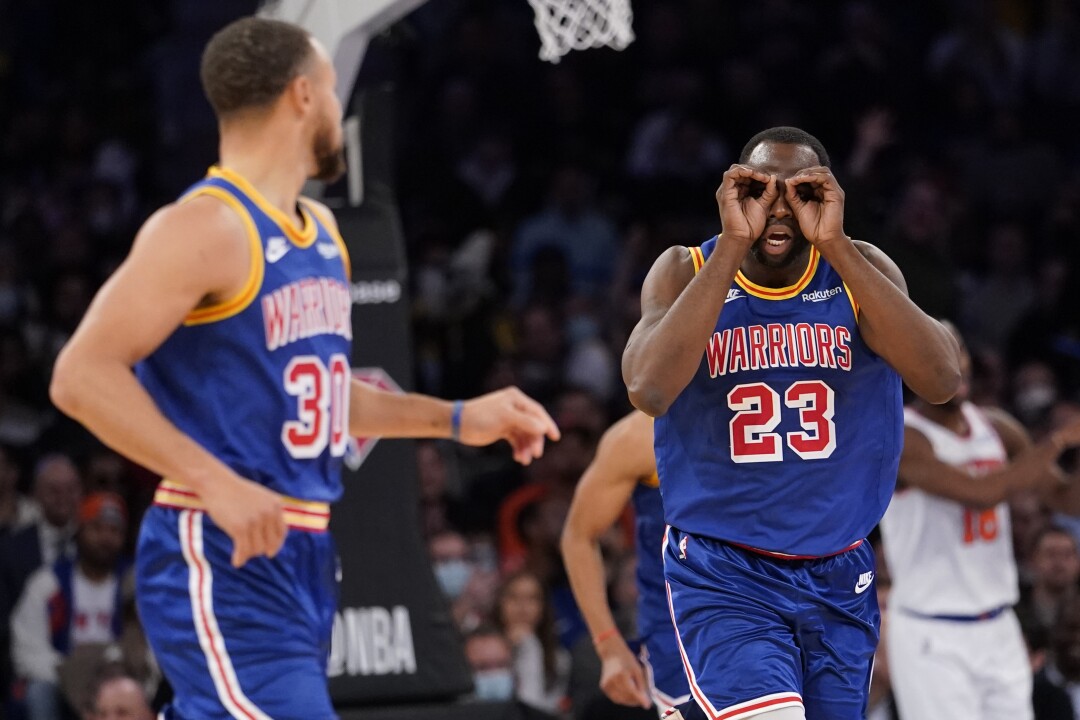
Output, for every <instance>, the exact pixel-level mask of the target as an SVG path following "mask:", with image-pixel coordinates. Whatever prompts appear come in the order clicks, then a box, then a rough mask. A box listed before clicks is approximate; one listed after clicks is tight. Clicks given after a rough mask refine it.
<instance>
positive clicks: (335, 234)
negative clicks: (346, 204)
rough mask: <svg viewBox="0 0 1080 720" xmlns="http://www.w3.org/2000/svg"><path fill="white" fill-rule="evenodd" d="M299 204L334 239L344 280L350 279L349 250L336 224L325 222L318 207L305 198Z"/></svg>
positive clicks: (350, 263)
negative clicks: (308, 211) (339, 255)
mask: <svg viewBox="0 0 1080 720" xmlns="http://www.w3.org/2000/svg"><path fill="white" fill-rule="evenodd" d="M300 202H301V203H302V204H303V205H304V207H306V208H307V209H308V210H310V211H311V214H312V215H314V216H315V217H317V218H319V222H321V223H322V224H323V227H325V228H326V232H328V233H330V237H332V238H334V242H336V243H337V245H338V250H340V251H341V262H342V263H344V265H345V279H346V280H351V279H352V259H351V258H350V257H349V248H348V246H346V245H345V238H343V237H341V232H340V231H339V230H338V228H337V223H333V222H327V221H326V218H325V217H323V214H322V211H321V210H320V209H319V207H318V206H317V205H316V204H315V203H313V202H311V201H310V200H308V199H307V198H304V197H302V198H300Z"/></svg>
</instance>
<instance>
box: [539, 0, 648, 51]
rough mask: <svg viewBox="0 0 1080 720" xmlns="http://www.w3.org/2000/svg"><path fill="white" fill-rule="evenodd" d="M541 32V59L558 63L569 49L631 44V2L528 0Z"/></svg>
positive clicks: (632, 33) (623, 0) (621, 0)
mask: <svg viewBox="0 0 1080 720" xmlns="http://www.w3.org/2000/svg"><path fill="white" fill-rule="evenodd" d="M529 4H530V5H532V8H533V11H534V12H535V13H536V31H537V32H539V33H540V43H541V45H540V59H542V60H547V61H549V62H553V63H557V62H559V59H560V58H562V56H563V55H565V54H567V53H568V52H570V51H571V50H586V49H588V48H594V47H603V46H604V45H607V46H608V47H613V48H615V49H616V50H622V49H623V48H625V47H626V46H627V45H629V44H630V43H632V42H633V41H634V31H633V30H632V29H631V27H630V24H631V22H633V20H634V12H633V10H632V9H631V8H630V0H529Z"/></svg>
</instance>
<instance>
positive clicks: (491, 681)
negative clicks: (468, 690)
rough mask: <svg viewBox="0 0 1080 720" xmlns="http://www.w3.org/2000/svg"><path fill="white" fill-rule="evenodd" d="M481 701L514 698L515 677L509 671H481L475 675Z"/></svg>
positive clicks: (477, 692)
mask: <svg viewBox="0 0 1080 720" xmlns="http://www.w3.org/2000/svg"><path fill="white" fill-rule="evenodd" d="M473 684H474V685H476V697H477V698H478V699H480V700H509V699H511V698H513V697H514V676H513V674H512V673H511V672H510V671H509V670H508V669H505V668H504V669H502V670H481V671H480V672H478V673H476V674H475V675H473Z"/></svg>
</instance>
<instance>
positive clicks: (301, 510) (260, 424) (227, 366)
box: [50, 18, 558, 720]
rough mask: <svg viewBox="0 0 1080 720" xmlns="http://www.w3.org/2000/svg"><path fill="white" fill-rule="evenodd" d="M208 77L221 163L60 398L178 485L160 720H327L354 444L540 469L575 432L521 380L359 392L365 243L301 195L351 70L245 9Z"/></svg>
mask: <svg viewBox="0 0 1080 720" xmlns="http://www.w3.org/2000/svg"><path fill="white" fill-rule="evenodd" d="M202 80H203V85H204V88H205V89H206V92H207V96H208V98H209V99H210V103H211V105H212V106H213V107H214V111H215V113H216V114H217V116H218V120H219V126H220V130H221V147H220V151H221V152H220V160H221V163H220V166H218V167H215V168H213V169H212V170H211V171H210V175H209V177H207V178H206V179H205V180H203V181H201V182H199V183H197V184H196V185H195V186H194V187H192V188H191V190H190V191H189V192H188V193H186V194H185V195H184V196H183V197H182V198H181V199H180V200H179V201H178V202H177V203H174V204H172V205H169V206H166V207H165V208H162V209H161V210H159V211H158V212H157V213H155V214H154V215H153V216H152V217H151V218H150V219H149V220H147V222H146V223H145V224H144V225H143V227H142V229H141V230H140V231H139V235H138V237H136V239H135V244H134V246H133V248H132V250H131V253H130V254H129V256H128V258H127V259H126V260H125V261H124V263H123V264H122V265H121V267H120V268H119V269H118V270H117V271H116V273H115V274H114V275H113V276H112V277H111V278H110V279H109V281H108V282H107V283H106V284H105V286H104V287H103V288H102V290H101V292H99V293H98V295H97V297H96V298H95V299H94V302H93V304H92V305H91V307H90V309H89V311H88V312H87V315H86V317H85V318H84V319H83V321H82V323H81V324H80V325H79V328H78V329H77V330H76V331H75V334H74V335H73V336H72V338H71V341H70V342H69V343H68V345H67V346H66V347H65V348H64V350H63V351H62V352H61V353H60V356H59V358H58V359H57V363H56V368H55V370H54V372H53V382H52V386H51V388H50V391H51V395H52V398H53V401H54V402H55V403H56V405H57V406H58V407H60V408H61V409H62V410H64V411H65V412H66V413H68V414H69V415H72V416H73V417H75V418H76V419H77V420H79V421H80V422H82V423H83V424H84V425H86V426H87V427H88V428H89V429H90V430H91V431H93V432H94V433H95V434H96V435H97V436H98V437H100V438H101V439H102V441H104V442H105V443H107V444H108V445H110V446H112V447H114V448H116V449H117V450H119V451H120V452H122V453H124V454H125V455H127V456H128V457H130V458H131V459H132V460H134V461H136V462H138V463H140V464H141V465H143V466H145V467H147V468H149V469H150V470H152V471H154V472H157V473H159V474H160V475H161V476H162V478H164V479H163V480H162V482H161V484H160V486H159V487H158V490H157V494H156V495H155V503H154V506H153V507H152V508H150V510H149V511H147V514H146V516H145V518H144V520H143V525H142V529H141V532H140V535H139V545H138V551H137V565H136V584H137V585H136V592H137V599H138V605H139V615H140V618H141V620H142V623H143V626H144V628H145V630H146V635H147V637H148V639H149V641H150V645H151V647H152V648H153V651H154V655H155V656H156V658H157V660H158V662H159V664H160V666H161V668H162V670H163V671H164V673H165V675H166V677H167V678H168V680H169V683H170V684H171V685H172V687H173V689H174V691H175V699H174V701H173V703H172V704H171V705H170V706H169V707H167V708H165V710H164V711H163V712H162V715H161V717H163V718H166V719H167V720H219V719H224V718H244V719H245V720H267V719H268V718H275V719H276V720H286V719H289V718H294V719H297V720H298V719H299V718H304V719H305V720H308V719H310V720H327V719H328V718H334V717H336V715H335V713H334V710H333V707H332V706H331V703H330V697H329V693H328V691H327V683H326V662H327V655H328V650H329V643H330V630H331V620H332V617H333V613H334V607H335V603H336V594H337V593H336V587H335V574H336V573H335V556H334V549H333V544H332V542H331V540H330V537H329V535H328V534H327V532H326V529H327V525H328V523H329V519H330V510H329V503H331V502H333V501H334V500H337V499H338V497H340V495H341V492H342V487H341V473H340V470H341V462H342V457H343V455H344V453H345V448H346V444H347V443H348V440H349V437H351V436H381V437H452V438H454V439H456V440H460V441H461V442H464V443H468V444H472V445H486V444H489V443H492V442H495V441H497V440H500V439H505V440H508V441H509V442H510V445H511V447H512V449H513V452H514V457H515V459H517V460H518V461H519V462H522V463H529V462H531V461H532V459H533V458H535V457H537V456H539V455H540V454H541V453H542V452H543V444H544V438H545V437H549V438H552V439H557V437H558V430H557V429H556V428H555V424H554V423H553V422H552V420H551V418H550V417H549V416H548V414H547V413H546V412H545V411H544V410H543V408H542V407H540V406H539V405H538V404H537V403H536V402H535V401H533V400H532V399H530V398H528V397H526V396H525V395H524V394H522V393H521V392H520V391H519V390H517V389H516V388H507V389H504V390H500V391H498V392H494V393H490V394H488V395H484V396H483V397H480V398H474V399H472V400H467V401H457V402H454V403H449V402H445V401H441V400H436V399H435V398H431V397H426V396H422V395H416V394H408V395H397V394H392V393H387V392H381V391H379V390H376V389H375V388H372V387H371V386H369V385H365V384H363V383H360V382H358V381H356V380H353V378H352V371H351V368H350V364H349V352H350V345H351V339H352V320H351V318H350V310H351V298H350V292H349V286H348V282H349V267H348V265H349V261H348V255H347V253H346V249H345V244H344V242H342V239H341V238H340V237H339V235H338V230H337V225H336V224H335V222H334V219H333V216H332V215H331V213H330V212H329V210H328V209H327V208H326V207H325V206H323V205H321V204H319V203H317V202H315V201H313V200H309V199H305V198H301V197H300V188H301V186H302V185H303V184H304V182H305V181H306V180H308V179H309V178H319V179H324V180H332V179H334V178H336V177H338V176H340V175H341V172H342V170H343V169H344V160H343V153H342V146H341V142H342V140H341V134H342V133H341V125H340V123H341V104H340V103H339V102H338V99H337V98H336V97H335V96H334V86H335V77H334V69H333V64H332V63H331V62H330V59H329V57H328V56H327V54H326V51H325V50H324V49H323V48H322V47H321V46H320V45H319V44H318V43H317V42H316V41H315V40H314V39H312V38H311V36H310V35H308V33H307V32H306V31H304V30H303V29H301V28H299V27H296V26H294V25H290V24H288V23H282V22H276V21H271V20H264V19H258V18H245V19H243V20H239V21H237V22H235V23H233V24H231V25H229V26H228V27H226V28H225V29H223V30H222V31H220V32H219V33H218V34H217V35H215V36H214V37H213V39H211V41H210V43H209V45H208V46H207V48H206V51H205V53H204V55H203V63H202ZM133 370H134V372H133Z"/></svg>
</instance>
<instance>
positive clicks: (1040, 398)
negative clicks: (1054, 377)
mask: <svg viewBox="0 0 1080 720" xmlns="http://www.w3.org/2000/svg"><path fill="white" fill-rule="evenodd" d="M1056 400H1057V391H1056V390H1055V389H1054V386H1053V385H1043V384H1038V385H1031V386H1029V387H1026V388H1024V389H1023V390H1021V391H1020V392H1019V393H1017V394H1016V397H1015V398H1014V401H1015V403H1016V409H1017V411H1018V412H1019V413H1020V414H1021V415H1024V416H1026V417H1029V418H1030V417H1035V416H1036V415H1038V414H1039V413H1041V412H1043V411H1044V410H1046V409H1047V408H1049V407H1050V406H1051V405H1053V404H1054V401H1056Z"/></svg>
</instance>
